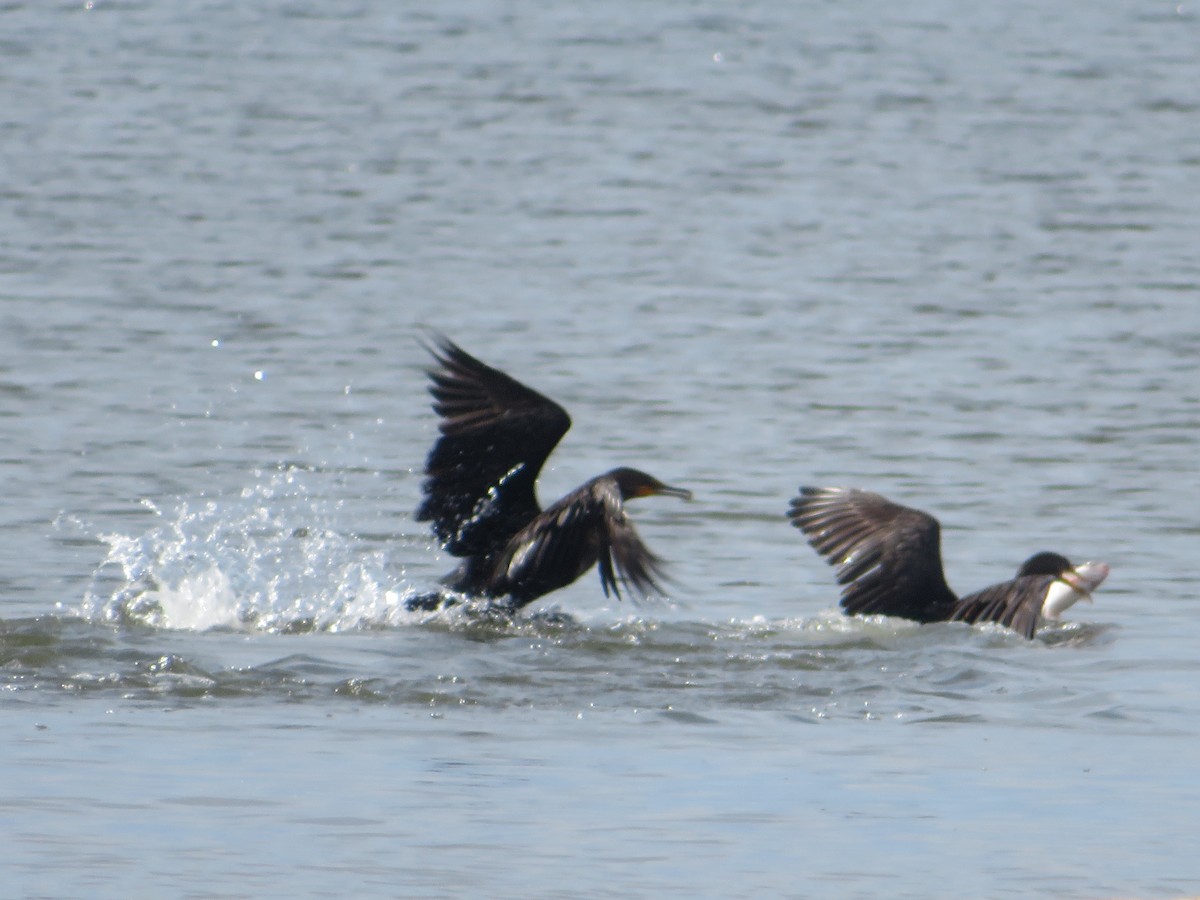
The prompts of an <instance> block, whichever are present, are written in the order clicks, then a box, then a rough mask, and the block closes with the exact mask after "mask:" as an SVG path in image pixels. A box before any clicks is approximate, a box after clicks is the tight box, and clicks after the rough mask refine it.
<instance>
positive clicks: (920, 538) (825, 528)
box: [788, 487, 957, 622]
mask: <svg viewBox="0 0 1200 900" xmlns="http://www.w3.org/2000/svg"><path fill="white" fill-rule="evenodd" d="M788 518H789V519H790V520H791V522H792V524H793V525H794V526H796V527H797V528H799V529H800V530H801V531H802V532H803V533H804V535H805V537H806V538H808V542H809V543H810V544H811V545H812V546H813V548H814V549H815V550H816V551H817V553H819V554H820V555H821V556H822V557H824V558H825V560H826V561H827V562H828V563H829V564H830V565H832V566H834V567H835V568H836V569H837V581H838V584H840V585H842V586H843V587H842V599H841V606H842V608H843V609H844V610H845V611H846V612H847V613H850V614H851V615H854V614H859V613H865V614H881V615H888V616H902V617H904V618H907V619H915V620H916V621H918V622H933V621H940V620H942V619H945V618H946V616H947V615H949V612H950V610H951V609H952V607H953V604H954V603H955V602H956V600H957V598H956V597H955V596H954V593H953V592H952V591H951V590H950V588H949V586H948V585H947V584H946V578H945V575H944V574H943V572H942V554H941V528H940V526H939V525H938V521H937V519H935V518H933V516H930V515H928V514H927V513H924V512H921V511H920V510H916V509H910V508H909V507H906V506H901V505H900V504H898V503H893V502H892V501H890V500H888V499H887V498H885V497H882V496H880V495H879V494H873V493H870V492H868V491H860V490H855V489H848V488H814V487H802V488H800V493H799V495H798V496H797V497H795V498H794V499H793V500H792V504H791V507H790V508H789V510H788Z"/></svg>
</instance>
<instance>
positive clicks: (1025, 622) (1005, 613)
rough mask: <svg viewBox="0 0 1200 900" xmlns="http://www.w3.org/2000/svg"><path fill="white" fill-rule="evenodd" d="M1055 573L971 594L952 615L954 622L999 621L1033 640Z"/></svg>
mask: <svg viewBox="0 0 1200 900" xmlns="http://www.w3.org/2000/svg"><path fill="white" fill-rule="evenodd" d="M1053 583H1054V576H1053V575H1026V576H1024V577H1022V578H1014V579H1013V580H1012V581H1002V582H1000V583H999V584H993V585H992V586H991V587H986V588H984V589H983V590H982V591H976V592H975V593H973V594H968V595H967V596H965V597H963V598H962V600H960V601H959V602H958V604H957V605H956V606H955V607H954V611H953V612H952V613H951V614H950V619H951V621H954V622H970V623H972V624H974V623H976V622H996V623H998V624H1000V625H1003V626H1005V627H1006V628H1011V629H1012V630H1013V631H1015V632H1017V633H1018V634H1021V635H1024V636H1025V637H1026V638H1029V639H1030V640H1032V639H1033V636H1034V635H1035V634H1037V629H1038V624H1039V623H1040V622H1041V616H1042V604H1043V603H1045V601H1046V592H1047V591H1048V590H1050V585H1051V584H1053Z"/></svg>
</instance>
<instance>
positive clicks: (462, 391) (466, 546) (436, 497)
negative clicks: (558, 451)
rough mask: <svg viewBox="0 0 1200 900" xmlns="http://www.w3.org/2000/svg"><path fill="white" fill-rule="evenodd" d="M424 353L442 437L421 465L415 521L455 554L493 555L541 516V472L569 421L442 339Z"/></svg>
mask: <svg viewBox="0 0 1200 900" xmlns="http://www.w3.org/2000/svg"><path fill="white" fill-rule="evenodd" d="M428 349H429V352H430V353H431V354H432V356H433V358H434V360H435V362H436V363H437V368H434V369H431V370H430V371H429V373H428V374H429V381H430V386H429V392H430V393H431V394H432V395H433V409H434V411H435V412H436V413H437V414H438V416H439V422H438V430H439V431H440V432H441V434H440V437H439V438H438V440H437V441H436V442H435V443H434V445H433V449H432V450H430V452H429V456H428V458H427V460H426V463H425V481H424V484H423V486H422V487H423V492H424V497H423V499H422V502H421V505H420V507H419V508H418V510H417V519H418V520H419V521H430V522H432V523H433V531H434V534H435V535H436V536H437V537H438V539H439V540H440V541H441V542H442V544H443V545H444V546H445V548H446V550H447V551H449V552H450V553H452V554H454V555H455V556H476V555H482V554H491V553H495V552H497V551H498V550H499V549H500V548H502V547H503V546H504V545H505V544H507V543H508V541H509V540H510V539H511V538H512V536H513V535H514V534H515V533H516V532H517V531H518V530H520V528H521V527H522V526H523V525H524V524H525V523H527V522H528V521H529V520H530V519H532V518H533V517H534V516H536V515H537V514H538V512H539V510H540V507H539V506H538V503H537V496H536V493H535V485H536V482H537V477H538V473H539V472H540V471H541V469H542V466H543V464H544V463H545V462H546V458H547V457H548V456H549V455H550V453H551V452H552V451H553V450H554V447H555V446H556V445H557V444H558V442H559V441H560V440H561V439H562V436H563V435H564V434H566V433H567V429H569V428H570V427H571V419H570V417H569V416H568V415H567V413H566V410H564V409H563V408H562V407H561V406H559V405H558V404H557V403H555V402H554V401H553V400H550V399H548V398H546V397H544V396H542V395H541V394H539V393H537V392H536V391H534V390H532V389H531V388H528V387H526V386H525V385H523V384H521V383H520V382H519V381H517V380H516V379H514V378H512V377H510V376H508V375H506V374H505V373H504V372H501V371H500V370H499V369H494V368H492V367H491V366H488V365H485V364H484V363H482V362H480V361H479V360H478V359H476V358H475V357H473V356H471V355H470V354H469V353H467V352H466V351H465V350H463V349H462V348H461V347H459V346H458V345H457V344H455V343H454V342H453V341H451V340H449V339H448V338H446V337H441V336H439V337H438V338H437V339H436V345H435V346H431V347H429V348H428Z"/></svg>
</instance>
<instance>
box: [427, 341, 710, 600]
mask: <svg viewBox="0 0 1200 900" xmlns="http://www.w3.org/2000/svg"><path fill="white" fill-rule="evenodd" d="M428 349H429V351H430V353H431V354H432V355H433V357H434V359H435V360H436V361H437V367H436V368H434V369H431V370H429V378H430V381H431V382H432V384H431V385H430V388H429V392H430V393H431V394H432V395H433V398H434V403H433V408H434V411H435V412H437V414H438V416H440V421H439V423H438V428H439V430H440V431H441V436H440V437H439V438H438V440H437V442H436V443H435V444H434V445H433V449H432V450H431V451H430V453H429V458H428V460H427V461H426V463H425V476H426V477H425V482H424V485H423V490H424V495H425V496H424V500H423V501H422V503H421V505H420V508H419V509H418V510H417V519H418V521H423V522H425V521H427V522H432V523H433V533H434V534H435V535H436V536H437V538H438V540H440V541H441V542H442V545H443V546H444V547H445V549H446V551H447V552H449V553H451V554H453V555H454V556H458V557H461V558H462V562H461V563H460V564H459V566H458V568H457V569H455V570H454V571H453V572H451V573H450V574H449V575H447V576H446V578H445V579H443V584H445V585H446V586H447V587H448V588H450V589H451V590H454V591H457V592H460V593H463V594H468V595H471V596H476V597H485V598H490V599H493V600H495V601H497V605H498V606H501V607H504V608H507V609H509V610H517V609H520V608H521V607H523V606H525V605H526V604H528V603H531V602H532V601H534V600H536V599H537V598H538V597H541V596H543V595H544V594H548V593H550V592H551V591H555V590H558V589H559V588H561V587H565V586H566V585H568V584H570V583H571V582H573V581H574V580H575V579H576V578H578V577H579V576H580V575H582V574H583V573H584V572H586V571H587V570H588V569H590V568H591V567H592V566H593V565H598V567H599V569H600V585H601V587H602V588H603V589H604V594H605V596H608V593H609V590H610V589H611V590H612V592H613V593H615V594H616V595H617V598H618V599H619V598H620V596H621V592H620V585H621V584H624V585H625V586H627V587H630V588H632V589H633V590H634V591H636V592H637V593H640V594H643V595H645V594H648V593H650V592H651V591H661V588H660V587H659V585H658V582H657V580H656V578H658V577H661V574H662V562H661V560H660V559H659V558H658V557H657V556H655V555H654V554H653V553H652V552H651V551H650V550H649V548H647V547H646V545H645V544H643V543H642V541H641V538H639V537H638V534H637V531H635V530H634V527H633V523H632V522H630V521H629V518H628V516H627V515H626V513H625V508H624V506H623V503H624V501H626V500H630V499H632V498H634V497H649V496H651V495H653V494H668V495H670V496H673V497H682V498H684V499H691V496H692V495H691V492H690V491H686V490H684V489H683V488H677V487H671V486H670V485H666V484H663V483H662V482H661V481H659V480H658V479H656V478H653V477H651V476H650V475H647V474H646V473H645V472H639V471H638V470H637V469H630V468H624V467H622V468H618V469H613V470H612V471H611V472H606V473H605V474H603V475H599V476H597V477H596V478H593V479H591V480H590V481H587V482H585V483H584V484H583V485H581V486H580V487H578V488H576V489H575V490H573V491H571V493H569V494H567V495H566V496H565V497H563V498H562V499H561V500H559V501H557V502H556V503H554V504H552V505H551V506H550V507H548V508H547V509H545V510H543V509H542V508H541V507H540V506H539V505H538V502H537V497H536V494H535V490H534V485H535V483H536V481H537V477H538V472H540V471H541V468H542V465H543V463H545V461H546V458H547V457H548V456H549V455H550V452H551V451H552V450H553V449H554V447H555V445H556V444H557V443H558V442H559V440H560V439H561V438H562V436H563V435H564V434H566V433H567V429H568V428H570V427H571V419H570V417H569V416H568V415H567V413H566V410H564V409H563V408H562V407H561V406H559V405H558V404H557V403H555V402H554V401H553V400H550V399H549V398H547V397H543V396H542V395H541V394H539V393H537V392H536V391H534V390H532V389H530V388H528V387H526V386H525V385H523V384H521V383H520V382H518V381H516V380H515V379H513V378H511V377H509V376H508V375H506V374H504V373H503V372H501V371H499V370H498V369H493V368H492V367H490V366H487V365H485V364H484V363H482V362H480V361H479V360H477V359H476V358H475V357H473V356H471V355H470V354H469V353H467V352H466V351H465V350H463V349H462V348H461V347H459V346H457V345H456V344H454V343H453V342H452V341H450V340H449V339H447V338H444V337H439V338H438V339H437V346H436V347H430V348H428ZM442 600H443V598H441V597H440V596H439V595H436V594H434V595H426V596H423V597H416V598H413V599H412V600H410V601H409V608H411V609H433V608H436V607H438V606H440V605H441V603H442Z"/></svg>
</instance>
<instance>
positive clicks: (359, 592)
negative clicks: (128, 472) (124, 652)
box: [80, 468, 414, 631]
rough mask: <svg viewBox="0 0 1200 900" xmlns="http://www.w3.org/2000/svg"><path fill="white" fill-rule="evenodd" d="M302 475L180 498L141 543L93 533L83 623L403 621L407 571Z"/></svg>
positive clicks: (265, 477)
mask: <svg viewBox="0 0 1200 900" xmlns="http://www.w3.org/2000/svg"><path fill="white" fill-rule="evenodd" d="M308 474H309V473H306V472H305V471H304V470H301V469H296V468H284V469H280V470H277V471H272V472H268V473H263V474H260V475H258V476H257V478H256V480H255V482H254V483H253V484H252V485H250V486H249V487H247V488H245V489H243V490H242V491H241V493H240V495H238V496H234V497H225V498H220V499H211V500H204V501H202V502H199V503H197V502H195V501H187V500H180V501H178V502H177V504H176V507H175V508H174V509H173V510H169V511H163V510H160V509H158V508H157V507H155V506H153V505H152V504H149V503H147V506H148V507H149V508H150V509H151V510H152V511H154V512H155V514H156V518H157V524H156V525H155V526H154V527H152V528H151V529H149V530H148V531H146V532H145V533H143V534H136V535H127V534H119V533H99V534H96V537H97V538H98V539H99V540H101V541H102V542H103V543H104V544H105V545H106V546H107V548H108V552H107V554H106V556H105V559H104V561H103V563H101V565H100V566H99V567H98V568H97V570H96V572H95V573H94V575H93V577H92V579H91V583H90V585H89V588H88V590H87V592H86V594H85V597H84V600H83V604H82V607H81V609H80V613H81V615H83V616H84V617H85V618H87V619H89V620H91V621H95V622H105V623H110V624H127V623H141V624H145V625H150V626H153V627H157V628H171V629H192V630H205V629H212V628H224V629H244V630H254V631H257V630H266V631H310V630H324V631H340V630H346V629H358V628H371V627H389V626H391V625H398V624H403V623H405V622H408V621H411V619H412V618H413V615H412V614H411V613H409V612H407V611H405V610H404V601H405V599H407V597H408V596H410V595H411V594H412V593H414V591H413V590H412V588H411V587H406V586H405V585H404V583H403V582H404V576H403V572H400V573H399V574H397V573H396V571H395V569H394V567H391V566H390V565H389V560H388V558H387V555H386V552H385V550H383V549H379V548H372V547H371V546H370V545H369V544H366V543H364V542H363V541H361V540H359V539H358V538H356V537H355V536H354V535H352V534H349V533H346V532H345V531H342V530H339V529H338V528H337V527H336V522H337V519H338V516H337V510H338V508H339V503H337V502H330V501H323V500H319V499H317V498H315V497H314V496H312V494H310V491H309V488H308V484H307V482H308V481H309V480H310V478H309V477H308Z"/></svg>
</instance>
